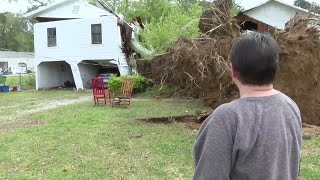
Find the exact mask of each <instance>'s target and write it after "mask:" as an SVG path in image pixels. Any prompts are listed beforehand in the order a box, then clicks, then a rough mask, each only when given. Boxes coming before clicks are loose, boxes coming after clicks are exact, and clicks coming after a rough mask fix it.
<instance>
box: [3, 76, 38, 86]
mask: <svg viewBox="0 0 320 180" xmlns="http://www.w3.org/2000/svg"><path fill="white" fill-rule="evenodd" d="M22 81H23V82H22V88H23V89H34V88H35V87H36V78H35V74H34V73H32V74H30V75H27V76H23V77H22ZM18 84H20V77H19V76H7V80H6V85H8V86H10V87H16V86H18Z"/></svg>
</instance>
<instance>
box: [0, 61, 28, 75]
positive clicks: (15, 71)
mask: <svg viewBox="0 0 320 180" xmlns="http://www.w3.org/2000/svg"><path fill="white" fill-rule="evenodd" d="M0 62H8V68H10V69H11V72H12V73H13V74H18V73H20V72H21V70H22V73H26V70H34V58H0ZM20 62H21V63H26V64H27V68H23V69H21V67H19V63H20ZM3 70H5V69H3Z"/></svg>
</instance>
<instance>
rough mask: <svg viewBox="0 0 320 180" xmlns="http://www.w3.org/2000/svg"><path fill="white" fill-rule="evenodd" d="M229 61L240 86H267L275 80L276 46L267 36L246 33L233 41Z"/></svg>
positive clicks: (277, 59) (277, 57) (277, 58)
mask: <svg viewBox="0 0 320 180" xmlns="http://www.w3.org/2000/svg"><path fill="white" fill-rule="evenodd" d="M229 59H230V61H231V64H232V67H233V71H234V72H235V73H236V74H237V78H238V79H239V81H240V82H241V83H242V84H244V85H255V86H263V85H269V84H272V83H273V82H274V80H275V78H276V73H277V69H278V63H279V52H278V45H277V42H276V41H275V40H274V39H273V38H272V37H271V36H270V35H269V34H262V33H257V32H252V33H248V34H245V35H242V36H241V37H239V38H238V39H236V40H235V42H234V43H233V46H232V48H231V52H230V57H229Z"/></svg>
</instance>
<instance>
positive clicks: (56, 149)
mask: <svg viewBox="0 0 320 180" xmlns="http://www.w3.org/2000/svg"><path fill="white" fill-rule="evenodd" d="M86 96H91V93H90V92H89V91H84V92H76V91H63V90H55V91H37V92H34V91H30V92H22V93H10V94H6V95H5V94H1V93H0V99H1V101H2V102H8V103H9V104H10V105H11V106H14V105H17V104H22V107H27V106H28V104H29V103H30V102H32V101H31V100H33V101H34V103H35V104H38V103H40V102H41V100H42V101H45V102H50V101H54V100H57V99H79V98H81V97H86ZM43 99H45V100H43ZM3 107H5V106H3ZM204 109H207V108H205V107H204V106H203V105H202V104H201V103H199V102H190V101H187V102H186V101H163V100H162V101H159V100H152V99H140V100H136V101H134V102H133V106H132V107H130V108H111V107H109V106H107V107H94V106H93V102H86V103H81V104H74V105H69V106H63V107H59V108H56V109H52V110H49V111H46V112H40V113H36V114H33V115H28V116H25V117H20V118H19V119H16V120H15V121H14V122H15V123H17V124H18V123H19V122H22V121H25V120H39V121H42V122H44V124H43V125H39V126H32V127H25V128H20V129H15V130H14V131H11V132H4V133H1V136H0V177H1V178H4V179H191V177H192V175H193V159H192V145H193V142H194V139H195V136H196V131H193V130H190V129H187V128H185V126H184V124H179V123H178V124H169V125H165V124H141V123H140V124H139V123H137V121H135V119H141V118H149V117H163V116H174V115H186V114H193V113H195V111H196V110H204ZM5 111H6V110H5V109H3V108H2V109H1V106H0V113H5ZM0 120H1V119H0ZM2 123H8V122H7V121H3V122H2ZM0 130H1V128H0ZM319 143H320V137H314V138H312V139H311V140H308V141H305V142H304V151H303V164H302V176H303V179H304V180H306V179H310V180H311V179H319V177H320V176H319V175H320V162H319V161H320V157H319V153H320V147H319Z"/></svg>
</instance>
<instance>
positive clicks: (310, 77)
mask: <svg viewBox="0 0 320 180" xmlns="http://www.w3.org/2000/svg"><path fill="white" fill-rule="evenodd" d="M231 6H232V1H231V0H226V1H225V0H216V1H214V2H213V4H212V6H211V8H210V9H208V10H207V11H205V12H204V14H203V15H202V17H201V20H200V23H199V29H200V31H201V36H200V37H199V38H195V39H187V38H181V39H180V40H179V41H178V42H177V43H176V44H175V45H173V46H172V47H171V48H169V49H168V51H167V53H165V54H162V55H160V56H156V57H154V58H153V59H152V60H151V61H139V62H138V72H140V73H141V74H142V75H144V76H147V77H149V78H151V79H153V80H154V81H155V82H156V83H157V84H167V85H170V86H172V87H175V88H176V89H177V91H178V92H179V93H180V94H182V95H185V96H187V97H193V98H199V99H203V100H204V101H205V103H206V104H207V105H209V106H211V107H212V108H216V107H217V106H219V105H221V104H222V103H225V102H229V101H231V100H233V99H235V98H237V97H238V91H237V88H236V86H235V85H234V84H233V83H232V81H231V78H230V73H229V62H228V54H229V51H230V48H231V44H232V41H233V40H234V39H235V38H237V37H238V36H239V35H240V33H239V32H240V31H239V29H238V27H237V24H236V23H235V22H234V21H233V18H232V16H231ZM315 20H316V19H314V18H311V17H303V16H300V15H296V16H295V17H294V18H293V19H292V20H291V21H290V22H289V23H288V24H287V26H286V31H276V32H275V33H274V34H273V36H274V37H275V39H276V40H277V42H278V44H279V47H280V73H279V74H278V77H277V83H276V84H275V87H276V88H277V89H279V90H281V91H283V92H284V93H286V94H288V95H289V96H290V97H292V98H293V99H294V100H295V101H296V102H297V104H298V105H299V107H300V109H301V112H302V118H303V121H304V123H308V124H313V125H318V126H320V120H319V118H320V106H319V105H320V96H317V94H318V92H320V87H319V80H318V78H319V77H320V51H319V49H320V36H319V33H318V29H317V28H318V27H317V26H316V24H315V23H314V22H315Z"/></svg>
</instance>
